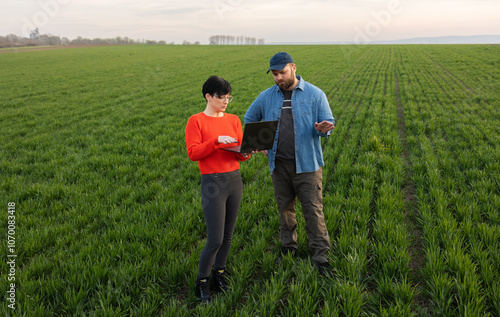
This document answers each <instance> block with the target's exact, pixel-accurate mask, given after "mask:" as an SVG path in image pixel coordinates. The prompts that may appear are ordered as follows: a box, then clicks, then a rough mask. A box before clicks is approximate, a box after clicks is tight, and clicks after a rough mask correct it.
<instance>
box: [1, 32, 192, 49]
mask: <svg viewBox="0 0 500 317" xmlns="http://www.w3.org/2000/svg"><path fill="white" fill-rule="evenodd" d="M135 44H147V45H154V44H160V45H166V44H167V42H165V41H152V40H144V39H142V40H133V39H130V38H128V37H120V36H117V37H115V38H109V39H101V38H95V39H87V38H83V37H81V36H79V37H78V38H76V39H74V40H70V39H68V38H67V37H60V36H55V35H45V34H41V35H38V36H37V37H36V38H26V37H20V36H17V35H14V34H9V35H7V36H0V48H4V47H24V46H45V45H135ZM168 44H171V45H173V44H174V43H173V42H171V43H168ZM183 44H184V45H186V44H191V43H189V42H187V43H186V42H184V43H183ZM194 44H199V43H197V42H196V43H194Z"/></svg>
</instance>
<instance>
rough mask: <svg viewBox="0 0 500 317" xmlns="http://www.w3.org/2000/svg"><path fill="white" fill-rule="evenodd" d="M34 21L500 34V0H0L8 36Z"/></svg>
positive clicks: (133, 32)
mask: <svg viewBox="0 0 500 317" xmlns="http://www.w3.org/2000/svg"><path fill="white" fill-rule="evenodd" d="M34 27H38V28H39V31H40V34H51V35H58V36H61V37H67V38H69V39H75V38H76V37H78V36H82V37H84V38H113V37H116V36H121V37H129V38H131V39H134V40H138V39H147V40H164V41H166V42H174V43H177V44H178V43H182V42H183V41H189V42H195V41H199V42H200V43H201V44H208V38H209V37H210V36H212V35H219V34H223V35H234V36H249V37H255V38H257V39H260V38H263V39H264V40H265V42H266V43H289V42H313V43H318V42H356V43H369V42H374V41H384V40H397V39H407V38H414V37H434V36H449V35H455V36H457V35H458V36H467V35H500V0H344V1H340V0H329V1H328V0H309V1H306V0H288V1H281V0H278V1H272V0H203V1H202V0H180V1H179V0H0V35H3V36H5V35H7V34H15V35H18V36H25V37H28V36H29V32H30V30H32V29H33V28H34Z"/></svg>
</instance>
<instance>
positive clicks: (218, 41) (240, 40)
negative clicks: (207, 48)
mask: <svg viewBox="0 0 500 317" xmlns="http://www.w3.org/2000/svg"><path fill="white" fill-rule="evenodd" d="M208 42H209V44H210V45H257V44H258V45H264V39H256V38H255V37H248V36H233V35H214V36H211V37H209V38H208Z"/></svg>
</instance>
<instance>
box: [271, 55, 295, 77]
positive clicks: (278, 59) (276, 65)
mask: <svg viewBox="0 0 500 317" xmlns="http://www.w3.org/2000/svg"><path fill="white" fill-rule="evenodd" d="M289 63H293V59H292V57H291V56H290V54H288V53H286V52H279V53H276V54H274V56H273V57H271V60H270V61H269V69H268V71H267V73H269V72H270V71H271V70H282V69H283V68H285V66H286V65H287V64H289Z"/></svg>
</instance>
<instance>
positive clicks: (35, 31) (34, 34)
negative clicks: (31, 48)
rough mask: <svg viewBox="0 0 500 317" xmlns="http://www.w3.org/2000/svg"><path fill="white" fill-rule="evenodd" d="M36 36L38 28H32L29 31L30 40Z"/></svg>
mask: <svg viewBox="0 0 500 317" xmlns="http://www.w3.org/2000/svg"><path fill="white" fill-rule="evenodd" d="M37 38H38V28H36V29H34V30H33V31H31V33H30V40H36V39H37Z"/></svg>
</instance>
